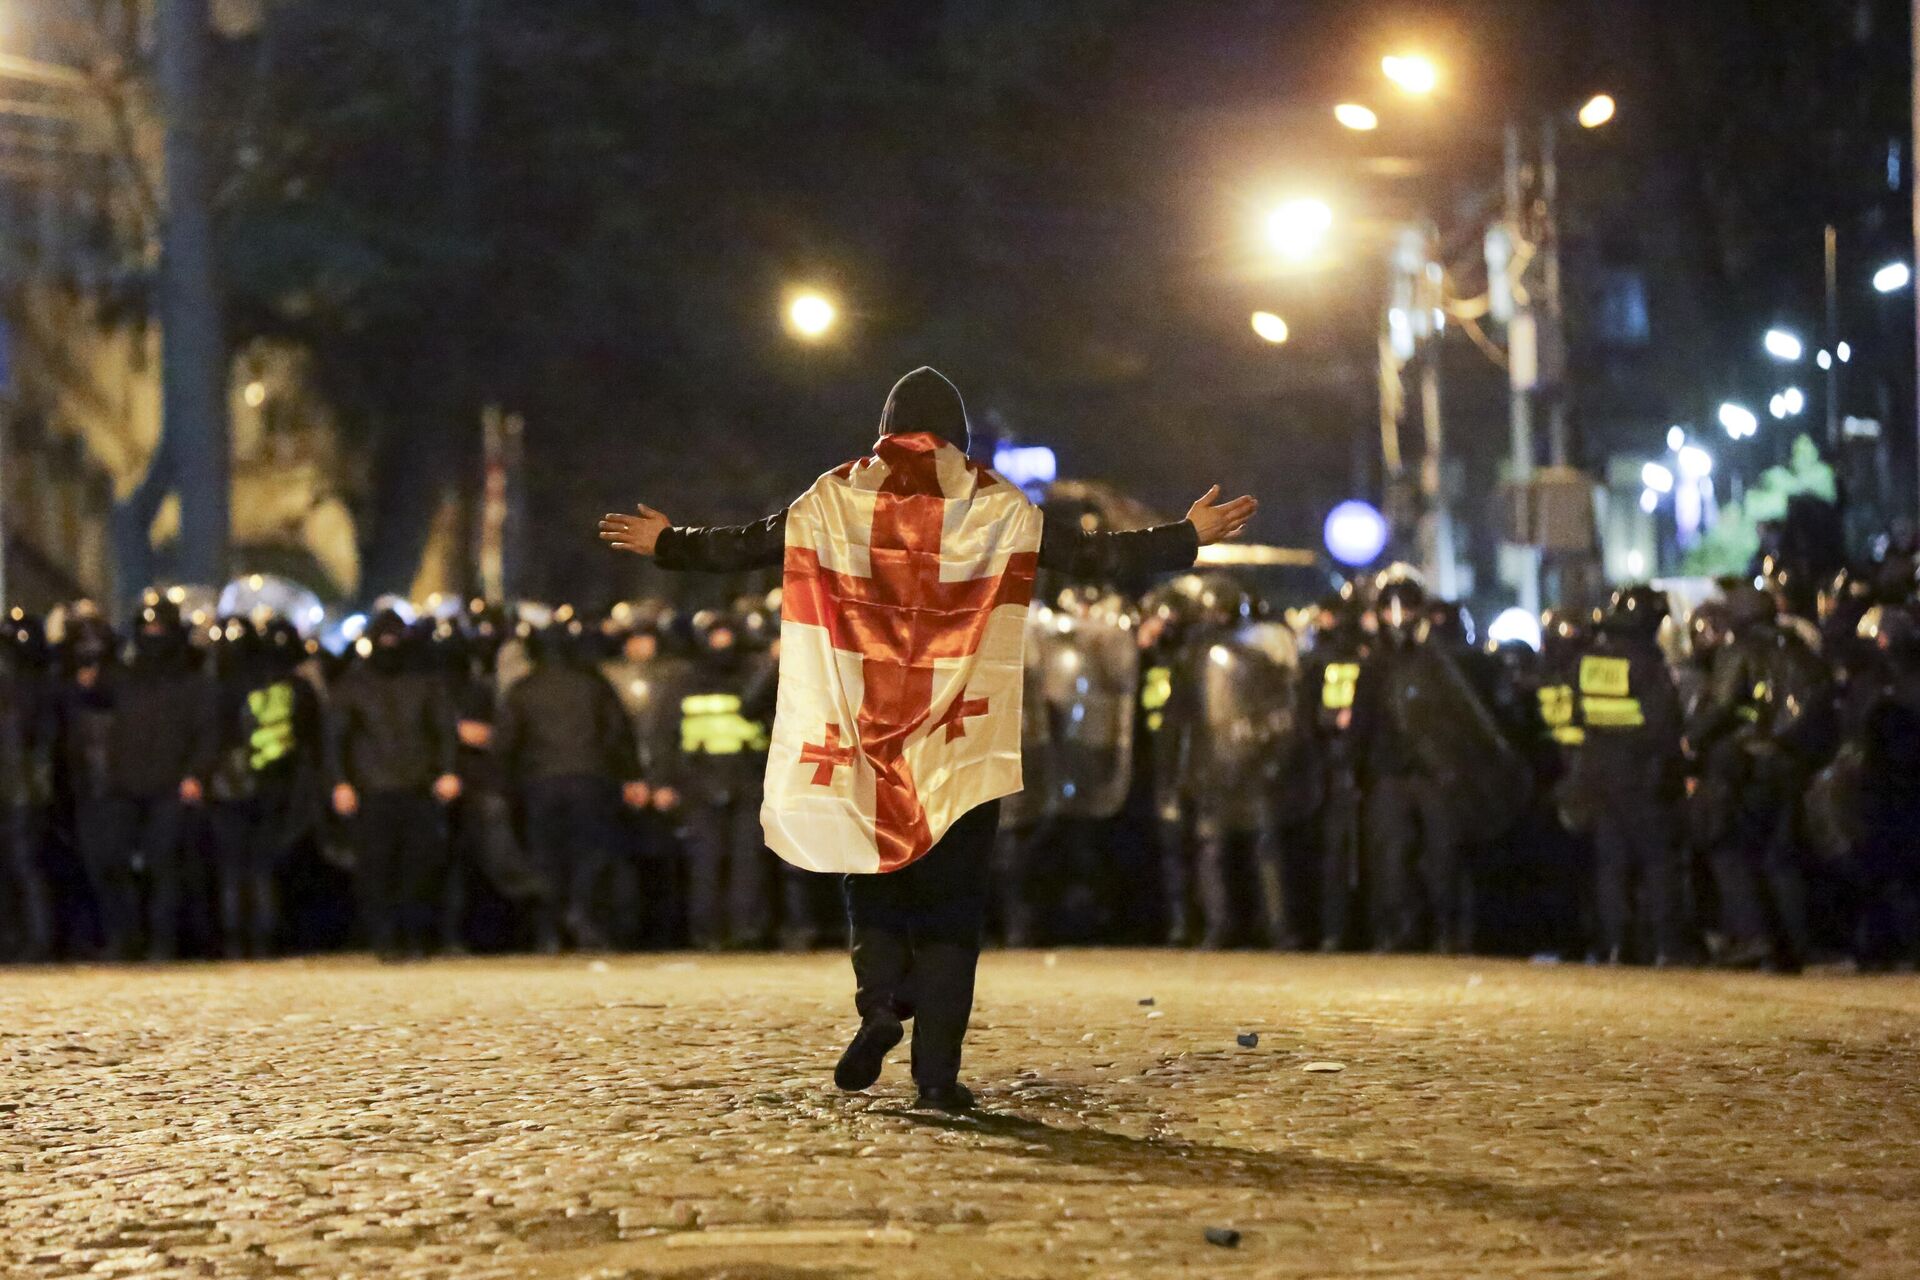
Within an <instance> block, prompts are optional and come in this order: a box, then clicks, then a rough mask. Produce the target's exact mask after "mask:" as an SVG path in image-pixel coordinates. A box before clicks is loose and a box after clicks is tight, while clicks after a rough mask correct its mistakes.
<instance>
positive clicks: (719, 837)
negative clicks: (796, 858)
mask: <svg viewBox="0 0 1920 1280" xmlns="http://www.w3.org/2000/svg"><path fill="white" fill-rule="evenodd" d="M682 823H683V825H682V826H681V828H680V841H681V843H682V845H684V846H685V848H686V851H687V932H688V934H690V935H691V937H692V941H693V945H694V946H696V947H722V946H734V947H755V946H760V945H762V944H763V943H765V942H766V940H767V935H768V933H769V928H768V926H769V924H770V923H771V921H770V917H771V916H772V914H773V912H772V907H771V898H770V886H771V884H772V879H773V867H772V866H771V865H770V864H771V863H772V862H773V861H774V858H773V855H772V854H770V853H768V852H767V848H766V844H765V842H764V841H763V839H762V838H761V834H760V796H759V793H758V792H741V793H738V794H733V795H728V796H723V797H712V796H709V797H705V798H702V797H700V796H698V795H696V796H694V797H691V798H690V799H689V800H688V801H687V803H686V805H685V806H684V808H683V809H682Z"/></svg>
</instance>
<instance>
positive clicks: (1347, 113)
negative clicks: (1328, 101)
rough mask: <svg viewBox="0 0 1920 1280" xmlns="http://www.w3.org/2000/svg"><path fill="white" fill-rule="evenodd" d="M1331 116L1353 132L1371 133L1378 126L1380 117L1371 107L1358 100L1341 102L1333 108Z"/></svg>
mask: <svg viewBox="0 0 1920 1280" xmlns="http://www.w3.org/2000/svg"><path fill="white" fill-rule="evenodd" d="M1333 118H1334V119H1335V120H1338V121H1339V122H1340V123H1341V124H1342V125H1343V126H1345V127H1346V128H1349V129H1352V130H1353V131H1354V132H1355V133H1371V132H1373V131H1374V130H1375V129H1378V128H1379V127H1380V117H1379V115H1377V114H1376V113H1375V112H1374V110H1373V108H1372V107H1367V106H1362V105H1361V104H1360V103H1358V102H1343V103H1341V104H1340V105H1339V106H1337V107H1335V108H1334V109H1333Z"/></svg>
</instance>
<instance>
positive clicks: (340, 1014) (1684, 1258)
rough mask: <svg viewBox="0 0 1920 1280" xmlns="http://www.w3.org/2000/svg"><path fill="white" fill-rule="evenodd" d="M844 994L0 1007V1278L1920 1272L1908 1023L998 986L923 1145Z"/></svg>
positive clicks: (1674, 998) (1432, 981)
mask: <svg viewBox="0 0 1920 1280" xmlns="http://www.w3.org/2000/svg"><path fill="white" fill-rule="evenodd" d="M849 987H850V980H849V977H848V974H847V972H846V962H845V960H844V959H843V958H841V957H836V956H817V957H809V958H799V959H795V958H783V957H741V958H709V957H699V958H686V957H654V956H645V957H630V958H620V959H613V960H609V961H606V962H601V963H596V962H592V961H588V960H579V959H575V960H566V961H552V962H537V961H499V962H495V961H464V962H454V963H444V964H437V965H432V966H420V967H410V968H382V967H378V966H374V965H371V964H367V963H362V962H359V961H356V960H339V961H317V962H288V963H284V964H274V965H261V966H251V967H180V968H171V969H149V970H132V971H125V972H116V971H107V970H66V971H46V972H35V971H15V972H10V973H7V974H6V975H4V978H3V979H0V1274H3V1275H5V1276H7V1277H14V1276H55V1275H78V1274H89V1273H90V1274H98V1275H140V1276H161V1275H165V1276H176V1275H177V1276H269V1275H315V1276H349V1275H352V1276H383V1277H416V1276H456V1275H457V1276H502V1277H506V1276H511V1277H562V1276H565V1277H585V1276H595V1277H607V1278H612V1277H621V1276H630V1275H631V1276H654V1275H661V1276H677V1277H688V1278H691V1277H713V1278H717V1277H741V1278H745V1277H772V1278H778V1280H804V1278H806V1277H815V1276H836V1275H863V1274H872V1275H876V1276H878V1275H886V1276H903V1275H904V1276H953V1275H993V1276H1035V1277H1040V1276H1102V1277H1108V1276H1123V1275H1139V1276H1164V1275H1168V1274H1192V1275H1196V1276H1223V1275H1248V1276H1253V1275H1258V1276H1263V1277H1268V1276H1281V1277H1289V1276H1341V1275H1368V1276H1382V1275H1387V1276H1392V1275H1410V1276H1439V1277H1454V1276H1555V1277H1565V1276H1616V1275H1620V1276H1624V1275H1631V1276H1635V1277H1648V1276H1673V1277H1689V1278H1694V1280H1697V1278H1699V1277H1713V1276H1748V1275H1751V1276H1768V1277H1799V1276H1866V1275H1875V1276H1878V1275H1885V1276H1911V1275H1913V1274H1914V1273H1915V1266H1916V1264H1915V1262H1914V1259H1915V1258H1916V1257H1920V1210H1916V1207H1915V1206H1916V1205H1920V1068H1916V1065H1915V1063H1916V1049H1920V983H1917V982H1915V981H1914V980H1912V979H1904V978H1899V979H1858V978H1851V977H1839V976H1828V977H1812V978H1808V979H1804V980H1799V981H1793V980H1772V979H1765V978H1760V977H1752V978H1748V977H1725V976H1719V975H1709V974H1699V973H1675V974H1664V973H1663V974H1649V973H1612V972H1602V971H1596V970H1589V969H1584V968H1562V967H1539V966H1526V965H1516V964H1509V963H1500V962H1481V961H1468V960H1458V961H1438V960H1433V961H1429V960H1380V959H1371V958H1354V959H1336V960H1322V959H1316V958H1299V957H1271V956H1224V957H1223V956H1207V955H1193V954H1154V953H1098V952H1096V953H1077V954H1076V953H1063V954H1061V955H1059V956H1058V957H1047V956H1042V955H1038V954H1005V955H991V956H989V957H988V958H987V960H986V961H985V963H984V966H983V973H982V981H981V991H980V1002H979V1009H978V1013H977V1015H976V1019H975V1024H974V1036H973V1041H972V1046H971V1050H970V1055H969V1059H968V1066H967V1071H966V1078H967V1079H969V1080H971V1081H972V1082H973V1083H974V1085H975V1086H976V1088H977V1089H978V1090H979V1092H980V1096H981V1102H982V1105H983V1114H982V1115H981V1116H979V1117H977V1118H968V1119H951V1118H947V1117H937V1118H936V1117H934V1116H930V1115H921V1114H916V1113H913V1112H911V1111H909V1110H908V1104H909V1103H910V1102H911V1090H910V1086H909V1085H908V1083H907V1081H906V1079H905V1075H906V1073H905V1061H904V1059H905V1051H904V1047H903V1048H902V1050H900V1051H897V1052H896V1054H895V1056H894V1060H893V1061H892V1062H891V1063H890V1064H889V1069H888V1074H887V1076H886V1077H885V1078H884V1079H883V1081H882V1083H881V1085H880V1086H879V1087H878V1088H877V1089H876V1090H875V1091H874V1092H873V1093H872V1094H871V1095H868V1096H858V1097H849V1096H843V1095H840V1094H838V1093H836V1092H835V1091H834V1090H833V1088H832V1086H831V1082H830V1080H829V1078H828V1077H829V1074H830V1072H831V1070H832V1066H833V1061H834V1059H835V1057H836V1055H837V1052H838V1050H839V1048H840V1046H841V1044H842V1043H843V1042H844V1039H845V1037H846V1035H847V1034H848V1032H849V1031H850V1030H851V1022H850V1015H849V1008H848V1006H849V995H848V992H849ZM1149 1000H1151V1001H1152V1003H1151V1004H1150V1005H1149V1004H1147V1003H1145V1002H1146V1001H1149ZM1256 1032H1257V1033H1258V1041H1257V1043H1256V1044H1252V1045H1248V1044H1245V1043H1243V1040H1244V1039H1245V1038H1246V1037H1247V1035H1248V1033H1256ZM1333 1064H1338V1066H1339V1068H1340V1069H1338V1070H1334V1069H1332V1065H1333ZM1208 1227H1225V1228H1232V1229H1234V1230H1237V1231H1238V1232H1239V1233H1241V1234H1240V1239H1239V1242H1238V1245H1237V1247H1233V1248H1228V1247H1223V1246H1221V1245H1216V1244H1210V1243H1209V1242H1208V1241H1207V1240H1206V1238H1205V1236H1204V1234H1203V1233H1204V1232H1205V1230H1206V1228H1208Z"/></svg>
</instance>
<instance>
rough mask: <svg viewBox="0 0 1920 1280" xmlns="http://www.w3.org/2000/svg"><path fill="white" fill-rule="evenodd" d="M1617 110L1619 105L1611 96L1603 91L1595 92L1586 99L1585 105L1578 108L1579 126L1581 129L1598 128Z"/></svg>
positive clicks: (1611, 117)
mask: <svg viewBox="0 0 1920 1280" xmlns="http://www.w3.org/2000/svg"><path fill="white" fill-rule="evenodd" d="M1617 110H1619V106H1618V104H1617V103H1615V102H1614V100H1613V98H1612V97H1611V96H1609V95H1607V94H1604V93H1596V94H1594V95H1593V96H1592V97H1591V98H1588V99H1587V102H1586V105H1585V106H1583V107H1581V108H1580V127H1581V128H1582V129H1598V128H1599V127H1600V126H1601V125H1603V124H1605V123H1607V121H1609V120H1611V119H1613V114H1614V112H1615V111H1617Z"/></svg>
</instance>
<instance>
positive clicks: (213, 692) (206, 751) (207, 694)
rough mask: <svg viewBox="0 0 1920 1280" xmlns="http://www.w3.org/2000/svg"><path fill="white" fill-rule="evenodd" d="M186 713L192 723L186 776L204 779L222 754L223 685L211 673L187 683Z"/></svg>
mask: <svg viewBox="0 0 1920 1280" xmlns="http://www.w3.org/2000/svg"><path fill="white" fill-rule="evenodd" d="M188 688H189V690H190V696H189V698H188V701H187V714H188V715H189V716H190V717H191V723H190V727H189V730H188V738H187V777H189V778H194V779H198V780H201V781H205V780H206V779H207V778H208V777H209V776H210V775H211V774H212V773H213V767H214V764H215V762H217V761H218V760H219V758H220V748H221V747H222V746H224V745H225V744H224V743H222V742H221V740H220V739H221V725H220V709H221V704H222V702H223V701H224V695H223V693H222V692H221V689H220V685H219V683H218V682H217V681H215V680H214V679H213V678H212V677H211V676H196V677H195V678H194V679H193V680H192V681H191V682H190V683H189V686H188Z"/></svg>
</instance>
